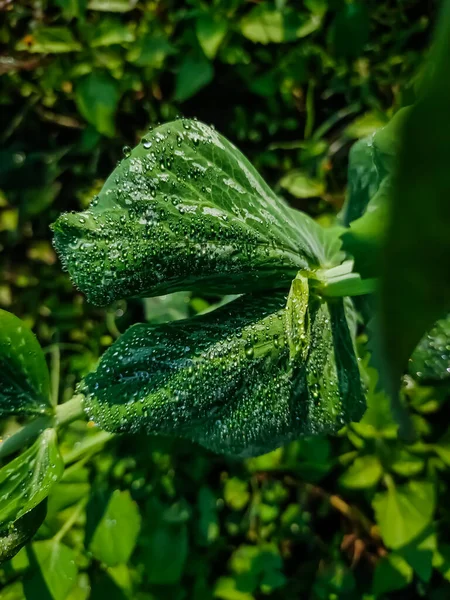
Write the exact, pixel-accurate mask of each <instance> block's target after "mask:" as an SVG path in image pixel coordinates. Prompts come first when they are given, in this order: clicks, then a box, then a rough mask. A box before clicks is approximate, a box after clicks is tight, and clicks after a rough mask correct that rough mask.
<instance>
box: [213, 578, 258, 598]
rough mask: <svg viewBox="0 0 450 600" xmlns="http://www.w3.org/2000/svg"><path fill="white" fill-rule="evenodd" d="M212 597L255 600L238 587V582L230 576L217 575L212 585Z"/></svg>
mask: <svg viewBox="0 0 450 600" xmlns="http://www.w3.org/2000/svg"><path fill="white" fill-rule="evenodd" d="M214 598H221V600H255V597H254V596H253V595H252V594H249V593H248V592H242V591H241V590H239V589H238V582H237V581H236V579H233V578H232V577H219V579H218V580H217V582H216V585H215V587H214Z"/></svg>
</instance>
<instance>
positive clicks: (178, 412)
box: [80, 292, 364, 457]
mask: <svg viewBox="0 0 450 600" xmlns="http://www.w3.org/2000/svg"><path fill="white" fill-rule="evenodd" d="M286 300H287V298H286V295H285V294H284V293H281V292H279V293H272V294H266V295H247V296H243V297H241V298H238V299H237V300H234V301H233V302H230V303H229V304H227V305H225V306H222V307H221V308H219V309H217V310H215V311H213V312H212V313H209V314H206V315H202V316H198V317H195V318H193V319H186V320H182V321H176V322H173V323H166V324H162V325H149V324H138V325H134V326H133V327H131V328H130V329H129V330H128V331H127V332H126V333H125V334H124V335H122V336H121V338H120V339H119V340H118V341H117V342H116V343H115V344H114V345H113V346H112V347H111V348H110V349H109V350H108V351H107V352H106V353H105V355H104V356H103V358H102V360H101V362H100V364H99V366H98V368H97V370H96V371H95V372H94V373H91V374H89V375H88V376H87V378H86V379H85V380H84V382H83V383H82V385H81V389H80V391H81V392H82V393H83V394H84V396H85V399H84V406H85V409H86V411H87V413H88V415H89V417H90V418H91V419H93V420H94V421H95V422H96V423H98V424H99V426H100V427H102V428H104V429H106V430H108V431H115V432H138V431H146V432H147V433H150V434H168V435H176V436H179V437H184V438H187V439H190V440H192V441H195V442H198V443H200V444H201V445H203V446H205V447H206V448H209V449H211V450H213V451H215V452H218V453H221V454H228V455H234V456H241V457H243V456H255V455H259V454H264V453H266V452H269V451H270V450H273V449H274V448H276V447H278V446H281V445H282V444H285V443H286V442H288V441H290V440H292V439H295V438H298V437H300V436H302V435H312V434H322V433H327V432H336V431H337V430H339V429H340V428H341V427H342V425H343V424H344V423H347V422H348V421H350V420H356V419H359V418H360V417H361V416H362V413H363V411H364V396H363V392H362V389H361V383H360V378H359V371H358V366H357V361H356V358H355V354H354V350H353V345H352V340H351V338H350V333H349V330H348V326H347V322H346V318H345V314H344V308H343V303H342V301H340V300H334V301H332V302H329V303H327V302H324V301H322V300H320V299H319V298H318V297H316V296H314V295H312V296H311V297H308V295H307V294H306V295H305V294H304V293H303V295H302V294H300V299H299V302H300V304H301V303H303V307H302V309H301V310H303V311H305V312H306V313H307V315H306V316H305V318H304V319H303V323H304V324H306V326H305V325H303V335H304V340H302V347H301V351H299V352H292V344H293V343H295V338H294V339H292V330H291V323H292V319H293V317H292V316H289V315H287V312H289V311H292V299H291V301H290V307H288V309H287V308H286ZM305 300H306V302H307V303H308V304H307V306H305V304H304V303H305ZM301 310H300V309H299V312H301ZM296 314H298V312H297V313H296ZM299 327H300V324H299ZM300 335H301V334H300Z"/></svg>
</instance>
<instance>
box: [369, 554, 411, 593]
mask: <svg viewBox="0 0 450 600" xmlns="http://www.w3.org/2000/svg"><path fill="white" fill-rule="evenodd" d="M412 579H413V570H412V568H411V567H410V565H409V564H408V563H407V562H406V560H405V559H404V558H402V557H401V556H400V555H399V554H395V553H394V552H391V553H390V554H388V555H387V556H383V557H382V558H381V560H380V561H379V562H378V563H377V566H376V568H375V573H374V577H373V593H374V594H376V595H377V596H378V594H380V595H381V594H386V593H387V592H393V591H395V590H401V589H403V588H404V587H406V586H407V585H408V584H410V583H411V581H412Z"/></svg>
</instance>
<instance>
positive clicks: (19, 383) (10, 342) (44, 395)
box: [0, 309, 52, 418]
mask: <svg viewBox="0 0 450 600" xmlns="http://www.w3.org/2000/svg"><path fill="white" fill-rule="evenodd" d="M51 411H52V407H51V403H50V377H49V374H48V369H47V364H46V362H45V357H44V353H43V352H42V349H41V347H40V345H39V342H38V341H37V339H36V336H35V335H34V334H33V333H32V331H31V330H30V329H28V327H27V326H26V325H25V323H24V322H23V321H21V320H20V319H19V318H18V317H16V316H15V315H13V314H11V313H9V312H6V311H5V310H1V309H0V418H4V417H6V416H8V415H17V414H25V415H26V414H35V415H38V414H45V413H50V412H51Z"/></svg>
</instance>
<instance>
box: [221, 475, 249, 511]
mask: <svg viewBox="0 0 450 600" xmlns="http://www.w3.org/2000/svg"><path fill="white" fill-rule="evenodd" d="M223 495H224V500H225V502H226V503H227V504H228V506H230V507H231V508H232V509H233V510H242V509H243V508H245V507H246V506H247V504H248V501H249V500H250V492H249V491H248V483H247V482H246V481H242V479H238V478H237V477H231V478H230V479H227V481H226V483H225V487H224V491H223Z"/></svg>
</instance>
